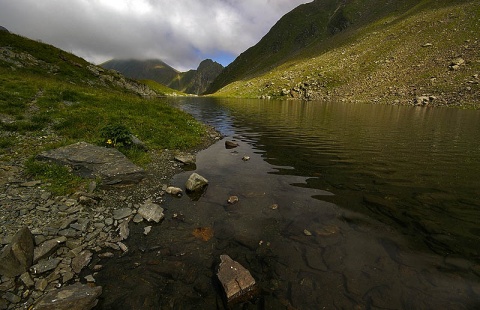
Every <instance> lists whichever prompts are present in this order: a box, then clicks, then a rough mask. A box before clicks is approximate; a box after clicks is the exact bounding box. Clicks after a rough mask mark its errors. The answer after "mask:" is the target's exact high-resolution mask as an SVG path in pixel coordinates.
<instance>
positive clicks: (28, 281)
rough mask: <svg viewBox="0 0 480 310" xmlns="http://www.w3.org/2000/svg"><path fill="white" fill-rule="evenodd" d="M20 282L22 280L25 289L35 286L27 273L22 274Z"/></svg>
mask: <svg viewBox="0 0 480 310" xmlns="http://www.w3.org/2000/svg"><path fill="white" fill-rule="evenodd" d="M20 280H22V282H23V284H25V286H26V287H33V286H34V285H35V282H33V279H32V277H31V276H30V273H28V272H24V273H22V275H21V276H20Z"/></svg>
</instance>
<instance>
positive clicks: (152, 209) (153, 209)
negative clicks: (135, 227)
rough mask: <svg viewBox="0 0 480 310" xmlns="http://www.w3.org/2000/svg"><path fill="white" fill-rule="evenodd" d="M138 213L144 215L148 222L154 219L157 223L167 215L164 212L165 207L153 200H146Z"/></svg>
mask: <svg viewBox="0 0 480 310" xmlns="http://www.w3.org/2000/svg"><path fill="white" fill-rule="evenodd" d="M138 214H140V215H141V216H143V218H144V219H145V220H147V221H148V222H150V221H154V222H156V223H158V222H160V221H161V220H162V219H163V218H164V217H165V215H164V214H163V208H162V207H160V206H159V205H157V204H155V203H153V202H151V201H147V202H145V203H144V204H143V205H142V206H141V207H140V208H139V209H138Z"/></svg>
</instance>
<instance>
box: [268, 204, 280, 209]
mask: <svg viewBox="0 0 480 310" xmlns="http://www.w3.org/2000/svg"><path fill="white" fill-rule="evenodd" d="M270 209H272V210H277V209H278V205H277V204H276V203H274V204H273V205H271V206H270Z"/></svg>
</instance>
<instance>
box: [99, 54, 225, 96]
mask: <svg viewBox="0 0 480 310" xmlns="http://www.w3.org/2000/svg"><path fill="white" fill-rule="evenodd" d="M101 66H102V67H104V68H107V69H113V70H116V71H118V72H120V73H122V74H123V75H125V76H128V77H130V78H133V79H138V80H153V81H156V82H158V83H160V84H163V85H165V86H168V87H170V88H173V89H176V90H179V91H181V92H185V93H189V94H197V95H199V94H202V93H203V92H205V91H206V89H207V87H208V86H209V85H210V83H211V82H212V81H213V80H214V79H215V78H216V77H217V76H218V75H219V74H220V72H222V70H223V66H222V65H220V64H219V63H217V62H214V61H212V60H210V59H207V60H204V61H202V62H201V63H200V65H199V66H198V69H197V70H189V71H187V72H179V71H177V70H175V69H174V68H172V67H170V66H169V65H167V64H166V63H164V62H163V61H161V60H134V59H130V60H116V59H114V60H110V61H107V62H105V63H103V64H102V65H101Z"/></svg>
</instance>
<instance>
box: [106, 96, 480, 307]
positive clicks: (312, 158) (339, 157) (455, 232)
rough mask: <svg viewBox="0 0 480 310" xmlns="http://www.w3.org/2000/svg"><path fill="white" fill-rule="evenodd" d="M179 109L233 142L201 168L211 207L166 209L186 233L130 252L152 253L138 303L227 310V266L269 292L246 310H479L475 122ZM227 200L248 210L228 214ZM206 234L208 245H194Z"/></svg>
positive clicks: (193, 101)
mask: <svg viewBox="0 0 480 310" xmlns="http://www.w3.org/2000/svg"><path fill="white" fill-rule="evenodd" d="M173 104H174V105H176V106H178V107H180V108H181V109H183V110H185V111H187V112H188V113H191V114H192V115H194V116H195V117H196V118H197V119H199V120H201V121H203V122H205V123H208V124H210V125H212V126H214V127H215V128H216V129H217V130H219V131H220V132H221V133H222V134H224V135H225V136H226V138H225V139H224V140H222V141H219V142H218V143H216V144H214V145H213V146H211V147H210V148H208V149H207V150H204V151H202V152H200V153H199V154H198V155H197V165H196V171H197V172H198V173H199V174H201V175H203V176H204V177H206V178H207V179H209V180H210V184H209V186H208V188H207V190H206V192H205V193H204V195H203V196H202V197H200V198H199V199H198V200H196V199H195V200H192V199H191V198H190V197H188V196H184V197H182V198H180V199H176V198H168V199H167V201H166V202H165V205H164V207H165V208H166V216H167V218H168V217H169V215H170V217H171V216H172V215H171V214H182V215H183V216H185V221H183V222H182V221H165V222H164V223H162V225H161V226H160V227H159V228H158V229H157V230H155V231H157V232H155V231H154V232H153V233H152V235H149V239H148V240H145V238H143V239H142V238H141V237H137V238H138V239H137V241H134V242H137V243H138V246H139V247H142V248H144V249H147V250H146V251H142V252H141V253H140V252H138V251H137V254H135V255H136V256H135V258H134V259H135V260H136V261H138V262H139V264H143V265H145V266H149V267H146V268H145V269H142V272H141V273H140V272H139V271H138V270H137V271H136V272H135V273H132V275H131V276H129V277H130V279H133V278H135V279H136V280H132V281H133V283H132V282H131V284H130V286H131V287H130V288H129V289H128V288H123V289H125V292H128V294H130V296H131V299H135V298H137V299H138V300H141V302H140V303H142V302H143V304H144V305H145V308H148V307H150V306H149V305H151V308H152V309H155V307H164V308H178V309H190V308H191V309H194V308H195V309H215V308H219V309H222V307H223V305H222V302H221V298H220V297H219V296H220V294H219V293H218V284H217V283H216V282H215V280H214V279H215V277H214V273H215V266H216V265H217V264H218V257H219V256H220V255H221V254H228V255H230V256H231V257H232V258H233V259H235V260H237V261H239V262H240V263H241V264H242V265H244V266H245V267H246V268H247V269H249V270H250V271H251V272H252V275H253V276H254V277H255V279H256V280H257V281H258V283H259V286H260V288H261V292H262V293H261V295H260V296H259V297H258V298H257V299H256V300H255V301H254V302H253V303H250V304H245V305H243V307H244V308H245V309H338V308H340V309H479V308H480V143H479V141H480V111H462V110H453V109H438V108H435V109H429V108H418V107H398V106H379V105H363V104H362V105H359V104H344V103H325V102H281V101H263V100H226V99H222V100H220V99H210V98H187V99H178V100H175V101H174V102H173ZM225 140H235V141H236V142H238V143H239V147H238V148H236V149H226V148H225V146H224V142H225ZM245 155H247V156H249V157H250V160H249V161H242V157H243V156H245ZM190 173H191V171H189V172H185V173H181V174H179V175H177V176H176V177H175V178H174V179H173V180H171V184H173V185H176V186H182V185H183V184H184V182H185V180H186V178H188V176H189V174H190ZM230 195H236V196H238V197H239V198H240V202H239V203H237V204H235V205H229V204H227V202H226V200H227V198H228V197H229V196H230ZM273 204H277V205H278V209H272V208H271V206H272V205H273ZM170 213H171V214H170ZM199 227H201V228H202V229H206V230H205V231H206V232H209V231H210V229H211V231H212V233H213V237H212V238H211V239H208V238H206V239H208V240H207V241H204V240H201V239H199V238H198V236H197V238H195V237H193V236H192V231H194V230H195V229H197V228H199ZM141 229H143V228H138V231H139V233H138V235H141V233H140V231H141ZM134 230H135V228H134ZM133 240H136V239H135V238H133ZM148 249H150V250H148ZM152 261H154V263H152ZM129 263H131V261H130V260H127V262H126V264H129ZM125 266H126V265H123V266H122V265H121V262H120V263H119V265H118V266H117V269H122V268H123V269H125V268H126V267H125ZM160 266H162V267H160ZM165 266H167V267H165ZM165 268H166V269H176V270H177V271H176V272H175V273H174V275H173V276H172V274H171V272H170V273H168V272H167V271H166V270H165ZM122 273H123V274H124V275H125V274H127V273H128V272H127V271H125V270H123V271H122ZM167 275H168V276H167ZM165 277H167V278H168V279H167V280H165ZM142 285H143V288H142V289H138V290H135V289H132V287H137V288H139V287H142ZM121 290H122V288H121V287H119V292H121ZM145 291H147V292H150V291H151V294H152V295H154V296H156V297H154V298H152V297H151V298H150V299H149V298H144V297H145V296H143V295H145V294H147V293H145ZM141 292H143V293H141ZM125 294H127V293H124V295H125ZM142 296H143V297H142ZM146 301H148V302H146ZM114 304H115V303H113V305H114ZM117 305H118V302H117ZM124 306H125V305H124ZM236 307H238V308H239V309H240V308H241V307H242V306H241V305H237V306H236ZM106 308H107V307H106ZM111 308H115V306H111ZM132 308H134V307H132ZM138 309H140V308H138Z"/></svg>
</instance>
